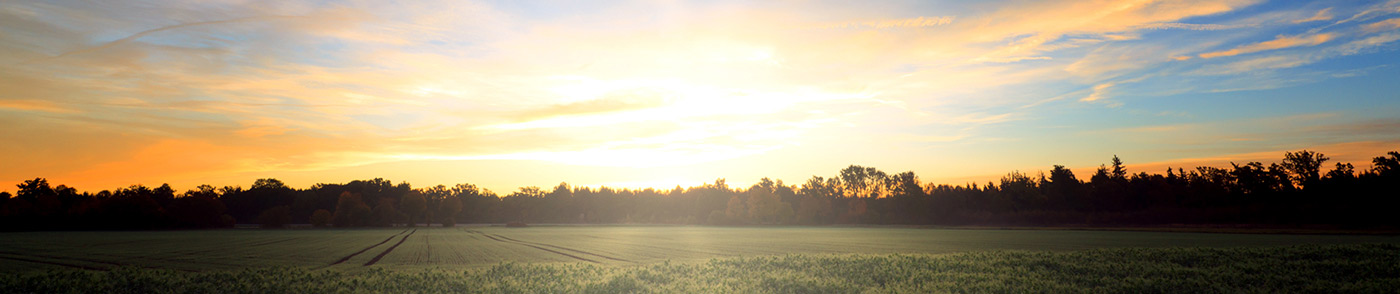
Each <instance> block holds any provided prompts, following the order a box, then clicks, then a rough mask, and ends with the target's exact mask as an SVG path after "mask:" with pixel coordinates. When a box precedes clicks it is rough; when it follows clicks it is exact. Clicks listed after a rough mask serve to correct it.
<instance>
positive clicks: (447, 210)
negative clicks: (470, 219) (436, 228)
mask: <svg viewBox="0 0 1400 294" xmlns="http://www.w3.org/2000/svg"><path fill="white" fill-rule="evenodd" d="M438 211H439V212H438V215H440V216H441V218H442V226H444V227H451V226H456V225H457V213H459V212H462V200H461V199H458V198H457V196H447V198H443V199H442V203H441V204H438Z"/></svg>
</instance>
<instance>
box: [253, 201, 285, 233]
mask: <svg viewBox="0 0 1400 294" xmlns="http://www.w3.org/2000/svg"><path fill="white" fill-rule="evenodd" d="M290 222H292V209H291V208H290V207H287V206H277V207H273V208H268V209H267V210H264V211H263V212H262V214H260V215H258V225H259V226H261V227H262V228H264V229H281V228H283V227H286V226H287V223H290Z"/></svg>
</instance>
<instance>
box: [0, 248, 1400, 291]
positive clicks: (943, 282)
mask: <svg viewBox="0 0 1400 294" xmlns="http://www.w3.org/2000/svg"><path fill="white" fill-rule="evenodd" d="M0 289H6V290H5V291H6V292H11V293H27V292H39V293H290V292H301V293H307V292H314V293H403V292H415V293H653V292H679V293H863V292H864V293H911V292H916V293H923V292H997V293H1013V292H1014V293H1027V292H1059V293H1281V292H1348V293H1387V292H1393V291H1394V290H1395V289H1400V246H1397V245H1395V244H1341V245H1293V246H1272V247H1232V248H1206V247H1191V248H1185V247H1159V248H1141V247H1134V248H1103V249H1090V250H1076V251H1043V250H1041V251H1028V250H992V251H975V252H961V253H951V254H924V253H916V254H790V255H778V256H756V257H735V258H717V259H710V260H708V261H698V262H670V261H662V262H658V263H651V264H645V265H630V266H609V265H605V264H592V263H539V264H526V263H514V262H507V263H498V264H496V265H493V266H489V267H482V268H473V269H466V270H450V269H443V268H437V269H431V268H424V269H399V270H392V269H388V268H384V267H374V268H370V269H368V270H364V271H343V270H335V269H309V268H306V267H258V268H247V269H240V270H222V271H211V272H181V271H175V270H167V269H141V268H131V267H119V268H116V269H114V270H110V271H85V270H75V269H53V270H48V271H42V272H28V273H24V274H12V275H3V276H0Z"/></svg>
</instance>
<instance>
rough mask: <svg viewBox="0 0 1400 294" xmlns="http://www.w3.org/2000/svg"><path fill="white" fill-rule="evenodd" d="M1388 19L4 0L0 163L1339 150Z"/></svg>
mask: <svg viewBox="0 0 1400 294" xmlns="http://www.w3.org/2000/svg"><path fill="white" fill-rule="evenodd" d="M1397 40H1400V1H1357V2H1344V3H1335V2H1333V1H1318V2H1305V1H1275V2H1265V1H1014V2H1009V1H1008V2H1002V1H986V2H981V1H978V2H968V1H890V2H873V3H863V2H851V1H829V2H809V1H771V2H760V3H751V2H750V1H636V2H632V1H617V2H614V1H606V2H599V1H585V2H578V3H560V2H553V1H550V2H522V1H500V2H474V1H411V2H409V3H394V4H388V3H379V2H377V1H370V2H360V1H345V2H341V1H318V2H305V1H152V2H127V1H110V3H108V2H99V3H89V2H62V1H53V2H50V1H37V2H36V1H12V2H3V3H0V64H3V66H0V126H3V128H0V142H3V143H0V152H3V154H4V155H0V182H5V183H18V182H19V181H21V180H24V179H28V178H34V177H46V178H48V179H49V180H50V182H52V183H55V184H67V185H70V186H75V187H77V188H78V189H80V190H85V191H87V190H92V191H96V190H102V189H113V188H117V187H124V186H127V185H130V184H145V185H148V186H153V185H159V184H161V183H170V184H172V185H173V186H175V188H176V189H179V190H184V189H189V188H193V187H194V186H195V185H199V184H212V185H216V186H223V185H243V186H245V187H246V186H248V185H249V184H250V183H252V181H253V180H254V179H257V178H269V177H271V178H278V179H281V180H283V181H285V182H287V183H288V184H290V185H292V186H294V187H298V188H304V187H307V186H310V185H311V184H314V183H340V182H346V181H350V180H356V179H370V178H376V177H382V178H386V179H390V180H393V181H395V182H398V181H407V182H409V183H412V184H414V185H415V186H430V185H437V184H446V185H451V184H455V183H473V184H477V185H480V186H483V187H486V188H489V189H492V190H495V191H497V192H509V191H511V190H514V189H515V188H516V187H520V186H552V185H554V184H557V183H559V182H565V181H567V182H569V183H571V184H575V185H585V186H598V185H609V186H615V187H617V186H620V187H673V186H676V185H682V186H693V185H699V184H701V183H706V182H711V181H713V180H714V179H715V178H728V179H729V182H730V183H731V185H734V186H742V185H744V184H745V183H751V182H754V181H756V180H757V179H759V178H761V177H773V178H779V179H784V180H786V181H787V182H788V183H799V182H801V181H803V180H805V179H806V178H808V177H811V176H812V175H821V176H829V175H831V174H834V173H835V172H836V171H837V170H839V169H840V168H842V167H845V166H847V165H850V164H859V165H866V166H874V167H878V168H880V169H883V170H886V171H892V172H898V171H906V170H908V171H914V172H916V173H918V174H919V175H920V177H921V179H923V180H924V181H928V182H945V183H954V184H961V183H963V182H966V181H969V180H978V181H984V180H986V179H988V178H993V177H996V176H998V175H1001V174H1004V173H1006V172H1010V171H1013V170H1021V171H1024V172H1033V171H1036V170H1048V169H1049V168H1050V165H1052V164H1063V165H1067V166H1070V167H1073V168H1076V169H1077V171H1079V172H1081V173H1085V172H1088V171H1089V170H1088V169H1090V168H1092V167H1097V166H1098V165H1099V164H1102V163H1104V162H1107V161H1108V158H1110V157H1112V156H1113V155H1115V154H1116V155H1118V156H1120V157H1122V158H1123V159H1124V160H1126V161H1128V163H1129V167H1130V169H1132V168H1141V170H1135V172H1136V171H1148V172H1153V173H1157V172H1161V170H1158V168H1161V169H1164V168H1165V166H1168V165H1171V166H1180V165H1185V166H1187V167H1190V166H1193V165H1196V164H1212V165H1220V164H1228V163H1229V162H1230V161H1241V162H1243V161H1256V160H1257V161H1265V162H1268V161H1276V160H1278V159H1279V158H1281V157H1282V153H1283V151H1289V150H1297V149H1303V148H1309V149H1313V150H1319V151H1322V152H1324V153H1326V154H1328V155H1332V157H1333V159H1334V161H1343V162H1352V163H1355V164H1357V165H1358V167H1365V166H1369V159H1370V158H1371V157H1374V156H1379V155H1382V154H1383V153H1384V152H1385V151H1390V150H1400V144H1397V143H1400V132H1396V131H1395V130H1396V129H1397V127H1400V96H1397V94H1396V93H1400V82H1397V79H1396V77H1397V76H1400V68H1397V67H1396V66H1395V65H1396V64H1397V62H1400V57H1397V56H1400V54H1395V49H1397V42H1396V41H1397ZM1085 176H1087V175H1085ZM0 191H13V186H10V185H8V184H7V185H5V186H0Z"/></svg>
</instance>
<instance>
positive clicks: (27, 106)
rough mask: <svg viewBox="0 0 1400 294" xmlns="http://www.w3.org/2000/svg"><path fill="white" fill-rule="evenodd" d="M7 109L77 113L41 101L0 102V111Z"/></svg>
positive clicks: (55, 104)
mask: <svg viewBox="0 0 1400 294" xmlns="http://www.w3.org/2000/svg"><path fill="white" fill-rule="evenodd" d="M3 108H9V109H14V110H21V111H43V112H53V113H77V112H79V111H78V110H77V109H72V108H66V107H63V106H59V105H58V104H57V103H53V102H49V101H42V100H0V109H3Z"/></svg>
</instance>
